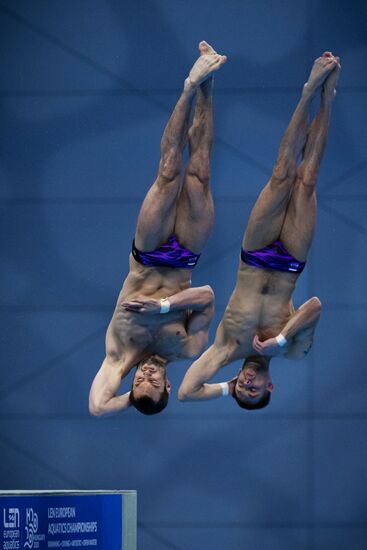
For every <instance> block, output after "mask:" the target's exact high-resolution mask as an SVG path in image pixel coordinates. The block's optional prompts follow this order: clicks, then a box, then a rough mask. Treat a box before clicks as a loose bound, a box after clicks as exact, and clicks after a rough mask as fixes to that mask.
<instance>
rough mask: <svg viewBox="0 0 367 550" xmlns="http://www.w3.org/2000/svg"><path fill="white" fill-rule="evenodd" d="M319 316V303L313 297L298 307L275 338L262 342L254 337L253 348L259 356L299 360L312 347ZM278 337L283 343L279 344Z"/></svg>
mask: <svg viewBox="0 0 367 550" xmlns="http://www.w3.org/2000/svg"><path fill="white" fill-rule="evenodd" d="M320 315H321V302H320V300H319V299H318V298H317V297H316V296H314V297H313V298H310V300H307V302H305V303H304V304H302V306H300V307H299V308H298V309H297V311H296V313H295V314H294V315H293V317H291V319H290V320H289V321H288V322H287V323H286V325H285V326H284V327H283V328H282V330H281V331H280V333H279V335H278V336H277V337H273V338H268V339H267V340H265V341H264V342H261V341H260V340H259V337H258V336H257V335H255V337H254V340H253V348H254V350H255V351H257V352H258V353H260V354H261V355H271V356H272V355H284V356H285V357H287V358H289V359H301V358H302V357H304V356H305V355H306V354H307V352H308V351H309V349H310V348H311V345H312V337H313V334H314V332H315V328H316V325H317V323H318V322H319V319H320ZM279 337H283V339H285V341H284V340H283V341H282V340H281V341H280V342H279Z"/></svg>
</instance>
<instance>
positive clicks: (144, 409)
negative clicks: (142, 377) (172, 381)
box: [129, 386, 169, 414]
mask: <svg viewBox="0 0 367 550" xmlns="http://www.w3.org/2000/svg"><path fill="white" fill-rule="evenodd" d="M168 398H169V393H168V391H167V388H166V386H165V387H164V390H163V391H162V394H161V396H160V398H159V400H158V401H154V399H152V398H151V397H149V396H148V395H143V396H142V397H137V398H136V397H135V396H134V389H133V388H131V390H130V395H129V401H130V404H131V405H133V407H135V408H136V409H137V410H138V411H139V412H141V413H143V414H157V413H160V412H161V411H163V409H165V408H166V407H167V403H168Z"/></svg>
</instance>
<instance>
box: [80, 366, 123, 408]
mask: <svg viewBox="0 0 367 550" xmlns="http://www.w3.org/2000/svg"><path fill="white" fill-rule="evenodd" d="M122 378H123V374H122V372H121V369H120V368H119V365H118V364H117V363H116V362H114V361H113V360H112V359H111V358H109V357H108V356H107V357H106V358H105V360H104V361H103V363H102V366H101V368H100V369H99V371H98V372H97V374H96V376H95V378H94V380H93V383H92V386H91V389H90V393H89V412H90V414H91V415H92V416H102V415H104V414H110V413H115V412H118V411H121V410H124V409H127V408H128V407H129V405H130V400H129V395H130V392H127V393H124V394H122V395H116V394H117V392H118V389H119V387H120V384H121V379H122Z"/></svg>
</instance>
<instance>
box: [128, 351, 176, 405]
mask: <svg viewBox="0 0 367 550" xmlns="http://www.w3.org/2000/svg"><path fill="white" fill-rule="evenodd" d="M164 365H165V363H164V361H162V360H161V359H160V358H158V357H156V356H155V355H152V356H150V357H147V358H145V359H144V360H143V361H141V362H140V363H139V365H138V366H137V368H136V372H135V376H134V381H133V388H134V395H135V397H136V398H137V399H138V398H139V397H143V396H148V397H150V398H152V399H153V400H154V401H159V399H160V397H161V395H162V392H163V391H164V388H165V387H166V388H167V391H168V392H170V389H171V386H170V384H169V382H168V381H167V377H166V369H165V366H164Z"/></svg>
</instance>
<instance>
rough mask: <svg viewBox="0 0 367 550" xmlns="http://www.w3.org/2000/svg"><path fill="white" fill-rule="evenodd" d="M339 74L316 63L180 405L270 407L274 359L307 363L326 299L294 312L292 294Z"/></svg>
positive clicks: (330, 59)
mask: <svg viewBox="0 0 367 550" xmlns="http://www.w3.org/2000/svg"><path fill="white" fill-rule="evenodd" d="M339 72H340V63H339V58H338V57H334V56H333V54H332V53H330V52H325V53H324V54H323V55H322V56H321V57H319V58H318V59H316V61H315V62H314V65H313V67H312V70H311V74H310V76H309V79H308V82H307V83H306V84H305V86H304V88H303V91H302V96H301V99H300V101H299V103H298V105H297V108H296V110H295V112H294V114H293V116H292V119H291V121H290V124H289V126H288V128H287V130H286V132H285V135H284V137H283V139H282V141H281V144H280V149H279V153H278V158H277V161H276V163H275V166H274V168H273V172H272V175H271V178H270V181H269V182H268V183H267V185H266V186H265V188H264V189H263V190H262V192H261V193H260V195H259V197H258V199H257V201H256V203H255V206H254V208H253V210H252V212H251V215H250V218H249V222H248V225H247V228H246V231H245V234H244V238H243V243H242V250H241V258H240V266H239V270H238V277H237V283H236V286H235V289H234V291H233V293H232V296H231V298H230V301H229V303H228V305H227V308H226V310H225V313H224V316H223V319H222V321H221V322H220V324H219V326H218V329H217V332H216V336H215V341H214V344H213V345H212V346H211V347H210V348H208V349H207V350H206V351H205V352H204V353H203V355H202V356H201V357H200V358H199V359H198V360H197V361H195V362H194V363H193V364H192V365H191V367H190V368H189V370H188V371H187V373H186V375H185V378H184V380H183V382H182V384H181V387H180V389H179V399H181V400H189V401H192V400H201V399H202V400H205V399H215V398H217V397H221V396H222V395H228V394H229V395H232V396H233V398H234V399H235V400H236V401H237V403H238V405H239V406H240V407H243V408H246V409H260V408H262V407H265V406H266V405H267V404H268V403H269V401H270V397H271V392H272V391H273V384H272V381H271V377H270V373H269V364H270V361H271V358H272V357H285V358H289V359H302V358H303V357H304V356H305V355H306V354H307V353H308V351H309V350H310V348H311V346H312V341H313V335H314V331H315V328H316V325H317V323H318V320H319V317H320V312H321V303H320V300H319V299H318V298H316V297H313V298H311V299H310V300H308V301H307V302H305V303H304V304H303V305H302V306H301V307H300V308H299V309H297V311H294V308H293V304H292V293H293V291H294V288H295V286H296V283H297V279H298V277H299V275H300V273H301V272H302V270H303V268H304V267H305V263H306V259H307V255H308V251H309V249H310V246H311V243H312V237H313V234H314V228H315V221H316V192H315V191H316V181H317V176H318V173H319V168H320V163H321V159H322V157H323V153H324V149H325V146H326V140H327V134H328V126H329V118H330V112H331V106H332V102H333V99H334V96H335V86H336V83H337V80H338V77H339ZM316 94H319V95H320V106H319V110H318V112H317V115H316V116H315V118H314V120H313V122H312V124H310V123H309V120H308V115H309V110H310V105H311V101H312V99H313V98H314V96H315V95H316ZM298 161H299V164H298V165H297V163H298ZM239 359H241V360H243V359H244V363H243V366H242V368H241V370H240V372H239V374H238V376H237V377H236V378H234V379H232V380H230V381H229V382H223V383H221V384H214V383H212V384H208V383H207V382H208V380H210V379H211V378H212V377H213V376H214V375H215V374H216V373H217V372H218V370H219V369H220V368H221V367H223V366H225V365H228V364H229V363H231V362H233V361H236V360H239Z"/></svg>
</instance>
